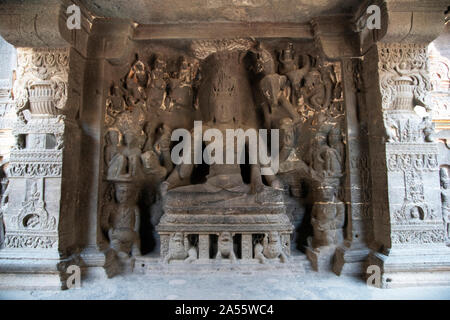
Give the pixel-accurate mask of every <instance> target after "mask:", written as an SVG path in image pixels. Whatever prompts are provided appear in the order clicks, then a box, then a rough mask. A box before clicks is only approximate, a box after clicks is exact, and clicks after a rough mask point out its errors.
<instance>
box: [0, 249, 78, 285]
mask: <svg viewBox="0 0 450 320" xmlns="http://www.w3.org/2000/svg"><path fill="white" fill-rule="evenodd" d="M9 251H10V250H9V249H2V250H1V251H0V289H20V290H61V289H66V288H67V279H68V277H69V276H70V274H69V273H67V272H66V270H67V267H68V266H70V265H79V260H78V259H73V257H70V258H68V259H61V258H60V257H59V255H58V254H57V253H54V252H52V253H50V252H49V253H42V252H41V253H36V252H22V253H20V254H19V253H18V252H17V250H13V252H9ZM13 254H14V258H13Z"/></svg>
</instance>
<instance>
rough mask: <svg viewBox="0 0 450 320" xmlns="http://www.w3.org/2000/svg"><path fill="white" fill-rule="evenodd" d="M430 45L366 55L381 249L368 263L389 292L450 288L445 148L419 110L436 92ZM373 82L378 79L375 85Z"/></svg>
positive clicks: (381, 47)
mask: <svg viewBox="0 0 450 320" xmlns="http://www.w3.org/2000/svg"><path fill="white" fill-rule="evenodd" d="M427 67H428V57H427V46H426V45H424V44H412V43H378V44H376V45H375V46H373V47H372V49H371V50H370V51H369V52H368V53H367V54H366V57H365V64H364V69H365V70H364V73H365V74H364V77H365V79H367V80H368V81H369V84H368V88H367V101H373V102H374V103H373V107H371V108H369V113H370V119H371V122H370V124H369V132H370V154H371V155H373V156H372V159H371V160H372V161H371V167H372V188H373V190H372V198H373V199H374V200H375V199H376V201H374V202H373V219H374V235H375V239H374V240H375V243H374V244H375V246H376V247H378V248H377V249H378V250H379V252H374V253H372V254H371V255H370V256H369V259H368V264H369V265H377V266H379V267H380V268H381V270H382V284H381V285H382V286H383V287H392V286H399V285H403V284H416V283H424V282H427V283H428V282H429V283H441V282H442V283H450V248H447V247H446V246H445V232H444V225H443V218H442V210H441V199H440V185H439V181H440V179H439V166H438V145H437V143H436V142H434V141H433V138H432V136H431V135H430V134H431V133H432V130H433V129H432V124H431V119H430V118H427V116H426V117H421V116H419V115H418V114H417V113H416V112H415V111H414V107H415V106H417V105H423V106H424V107H426V108H427V109H428V105H427V104H426V100H425V97H426V93H427V91H428V90H429V89H430V82H429V79H428V69H427ZM369 79H372V80H369Z"/></svg>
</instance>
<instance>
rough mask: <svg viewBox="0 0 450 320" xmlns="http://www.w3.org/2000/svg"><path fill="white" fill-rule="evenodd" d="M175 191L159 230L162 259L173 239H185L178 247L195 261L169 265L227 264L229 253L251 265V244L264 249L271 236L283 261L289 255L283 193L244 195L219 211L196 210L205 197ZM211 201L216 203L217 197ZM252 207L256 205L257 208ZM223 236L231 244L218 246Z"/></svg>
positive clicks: (216, 206)
mask: <svg viewBox="0 0 450 320" xmlns="http://www.w3.org/2000/svg"><path fill="white" fill-rule="evenodd" d="M176 190H177V189H174V190H173V191H170V192H169V193H168V194H167V196H166V198H165V201H164V202H165V204H164V215H163V216H162V218H161V221H160V223H159V225H158V226H157V230H158V233H159V234H160V237H161V257H162V258H163V259H164V258H165V257H167V256H168V255H169V254H171V252H173V249H172V251H171V247H172V246H174V244H173V243H171V241H173V238H174V236H175V235H183V240H182V241H184V243H182V244H181V246H183V247H184V248H188V247H190V248H191V249H192V248H193V250H194V252H197V258H196V259H195V260H193V261H189V260H187V261H186V260H185V259H186V258H187V255H186V257H185V258H180V259H173V262H178V261H176V260H184V261H186V262H190V263H196V264H197V263H211V262H212V261H215V262H218V260H228V259H229V256H228V255H227V253H228V250H230V251H233V252H234V255H235V256H236V257H235V259H236V261H238V260H242V261H244V260H245V261H252V260H254V259H253V258H254V248H255V247H254V245H255V243H257V242H260V243H262V242H263V239H264V237H266V236H267V235H268V234H274V233H276V234H277V237H275V238H274V239H273V240H278V245H280V246H281V248H282V250H283V253H284V254H285V255H287V256H288V255H289V254H290V237H291V234H292V231H293V226H292V224H291V222H290V220H289V217H288V216H287V215H286V212H285V210H286V208H285V206H284V204H283V201H282V199H283V196H282V191H279V190H274V189H272V188H269V187H265V189H264V191H262V192H261V193H260V194H257V195H245V194H244V195H241V196H239V197H236V198H234V199H230V200H224V202H223V203H222V204H223V205H220V203H221V201H213V202H211V203H207V202H204V203H203V204H200V202H201V201H200V200H199V199H197V197H199V196H201V197H205V196H207V195H206V194H205V193H199V194H198V195H195V194H192V193H191V194H187V193H185V192H177V191H176ZM223 192H225V193H226V191H223ZM214 196H215V197H219V196H220V193H217V194H214ZM205 199H206V198H205ZM199 201H200V202H199ZM255 201H256V202H259V206H256V202H255ZM225 203H226V204H225ZM225 236H226V237H230V238H229V239H228V238H227V240H222V239H224V238H225ZM180 237H181V236H180ZM180 240H181V239H180ZM226 247H227V248H226ZM222 249H223V252H224V254H223V255H224V257H221V258H219V259H218V256H217V254H218V252H219V251H221V250H222ZM186 250H187V249H186ZM227 258H228V259H227ZM230 260H233V259H230ZM223 262H224V263H225V261H223ZM232 262H233V261H232ZM254 262H255V263H256V262H257V261H256V260H254ZM171 263H172V262H171Z"/></svg>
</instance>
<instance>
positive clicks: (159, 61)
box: [153, 54, 167, 70]
mask: <svg viewBox="0 0 450 320" xmlns="http://www.w3.org/2000/svg"><path fill="white" fill-rule="evenodd" d="M166 67H167V63H166V61H164V58H163V57H162V56H161V55H159V54H158V55H156V56H155V61H154V62H153V68H154V69H156V70H165V69H166Z"/></svg>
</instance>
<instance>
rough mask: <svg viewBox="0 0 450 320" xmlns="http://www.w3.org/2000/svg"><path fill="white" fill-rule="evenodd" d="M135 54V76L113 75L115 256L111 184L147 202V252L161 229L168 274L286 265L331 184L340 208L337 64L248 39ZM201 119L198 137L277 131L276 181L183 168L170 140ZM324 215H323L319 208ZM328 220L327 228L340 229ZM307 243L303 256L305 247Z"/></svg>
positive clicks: (295, 48) (108, 112)
mask: <svg viewBox="0 0 450 320" xmlns="http://www.w3.org/2000/svg"><path fill="white" fill-rule="evenodd" d="M134 52H135V53H134V55H133V56H132V57H130V59H129V63H128V64H127V65H124V66H110V70H111V71H110V72H111V74H112V78H111V85H110V87H109V89H108V92H107V95H108V96H107V99H106V109H105V129H104V132H105V135H104V137H105V138H104V149H103V159H104V188H105V195H107V196H106V197H104V199H103V209H102V216H103V219H102V220H103V221H104V222H103V225H104V227H103V230H104V232H103V234H104V236H105V240H106V241H107V242H109V243H110V244H109V245H108V247H111V243H112V239H111V236H109V235H108V234H107V231H106V226H107V223H106V221H107V218H106V217H107V216H108V213H107V212H108V211H111V210H113V209H112V208H114V205H115V200H114V197H113V196H112V192H111V191H112V185H114V184H116V183H117V182H119V181H122V182H127V183H129V184H132V185H133V186H135V188H136V190H137V191H136V194H138V195H139V199H137V203H138V206H139V208H140V215H141V221H143V224H142V226H141V230H140V231H139V232H140V234H141V240H142V241H141V247H142V249H143V251H144V252H146V251H148V249H145V248H144V247H146V248H148V245H147V244H146V241H144V240H143V239H144V238H145V237H146V235H145V234H146V233H148V231H149V229H153V228H155V227H156V230H157V231H158V235H156V237H157V238H160V244H161V248H160V254H161V258H162V259H163V261H164V262H166V263H177V261H178V262H187V263H202V262H204V261H205V260H215V261H216V262H217V263H219V261H223V262H224V263H225V262H235V261H238V260H243V261H247V262H253V263H265V262H267V261H273V262H274V263H276V262H287V261H288V256H289V254H290V250H291V248H290V246H291V245H290V239H289V238H290V237H289V235H290V234H291V233H292V232H293V231H294V228H295V229H296V230H295V231H294V233H299V234H300V233H302V232H304V231H302V227H301V225H302V224H308V223H309V221H308V218H305V219H304V216H305V212H307V210H309V209H307V208H308V207H309V208H310V207H311V205H312V204H313V203H314V202H315V201H318V200H314V199H312V196H311V195H312V194H314V193H315V192H317V190H318V189H320V188H322V187H326V186H329V185H332V186H333V187H332V189H333V194H334V196H333V199H332V204H330V205H331V206H334V207H336V206H337V207H339V208H341V204H342V202H341V200H339V198H340V197H341V196H342V190H341V180H342V177H343V176H344V174H345V159H346V154H345V143H346V140H345V135H344V133H343V129H342V128H343V112H344V111H343V93H342V88H341V67H340V64H339V63H329V62H325V61H323V60H322V59H321V58H320V57H319V56H318V55H317V54H315V51H314V46H313V45H312V44H308V45H304V44H303V45H302V44H300V43H294V42H280V41H266V42H259V41H256V40H252V39H228V40H202V41H193V42H188V41H186V42H185V43H183V44H181V45H174V44H171V43H167V44H164V45H163V44H157V43H151V42H149V43H146V44H140V45H136V48H135V50H134ZM244 106H245V107H244ZM194 120H196V121H200V120H201V121H202V127H201V129H202V132H205V130H207V129H215V130H219V131H223V133H224V134H225V130H226V129H237V128H242V129H244V130H247V129H250V128H254V129H262V128H264V129H279V130H280V150H279V151H280V163H279V171H278V173H277V174H276V175H265V176H261V175H260V173H259V168H261V167H263V166H262V165H259V164H257V165H250V166H249V167H248V168H246V167H245V166H244V167H242V166H240V165H228V164H227V165H221V164H211V165H209V167H208V168H205V166H204V165H198V164H197V163H195V164H181V165H177V166H175V165H174V164H173V163H172V159H171V152H172V150H173V148H174V142H172V141H171V135H172V132H173V131H174V130H175V129H181V128H182V129H186V130H188V131H191V132H193V128H194ZM195 139H200V140H201V139H202V137H196V136H195V135H194V136H193V140H195ZM194 143H195V142H194ZM199 143H201V141H200V142H199ZM207 146H208V143H206V144H205V145H204V146H203V148H205V147H206V150H207ZM247 148H248V145H246V147H245V150H242V152H248V151H247ZM226 149H227V146H226V145H224V150H226ZM235 152H241V151H239V150H237V151H235ZM205 170H206V171H205ZM208 172H209V174H206V173H208ZM108 190H110V191H108ZM337 210H338V211H339V214H338V216H339V218H337V219H338V220H339V223H336V224H334V226H333V228H332V229H333V231H332V232H333V234H334V235H335V236H334V238H333V240H332V241H331V242H332V243H333V245H336V244H337V243H339V242H340V241H342V238H343V230H342V227H343V220H342V219H343V217H344V216H343V214H344V212H341V210H340V209H337ZM316 211H317V212H321V211H323V212H325V211H327V210H326V209H325V208H322V207H320V205H319V204H318V205H316ZM149 215H151V217H150V219H149V218H148V216H149ZM320 219H321V221H322V222H321V223H322V224H323V225H326V224H330V223H332V224H333V223H334V222H332V221H334V220H333V219H336V218H335V217H328V216H326V214H325V215H324V216H323V217H322V218H320ZM148 220H151V221H152V225H148V224H147V225H146V227H145V228H148V229H145V228H144V225H145V223H146V222H145V221H148ZM341 220H342V223H341ZM293 223H294V226H293ZM319 229H320V228H319ZM319 229H317V231H315V235H314V237H320V232H322V231H319ZM330 232H331V231H330ZM151 234H152V235H155V233H151ZM301 238H302V237H299V240H298V243H296V245H299V246H300V247H302V246H307V245H308V244H307V243H306V237H305V235H303V238H304V240H301ZM147 241H148V240H147ZM155 241H157V243H158V239H155ZM301 241H303V242H301Z"/></svg>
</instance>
